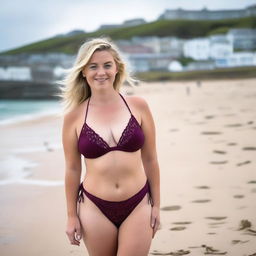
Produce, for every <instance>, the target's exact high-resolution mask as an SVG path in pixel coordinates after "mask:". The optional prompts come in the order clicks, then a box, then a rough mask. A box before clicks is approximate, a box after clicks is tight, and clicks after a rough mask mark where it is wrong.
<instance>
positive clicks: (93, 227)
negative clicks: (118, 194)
mask: <svg viewBox="0 0 256 256" xmlns="http://www.w3.org/2000/svg"><path fill="white" fill-rule="evenodd" d="M79 218H80V222H81V225H82V234H83V240H84V243H85V246H86V248H87V250H88V253H89V255H90V256H102V255H104V256H116V251H117V235H118V230H117V228H116V227H115V226H114V224H113V223H112V222H110V220H108V219H107V218H106V217H105V216H104V215H103V213H102V212H101V211H100V210H99V208H98V207H97V206H96V205H95V204H94V203H93V202H92V201H91V200H90V199H88V198H87V197H86V196H85V195H84V202H81V203H80V205H79Z"/></svg>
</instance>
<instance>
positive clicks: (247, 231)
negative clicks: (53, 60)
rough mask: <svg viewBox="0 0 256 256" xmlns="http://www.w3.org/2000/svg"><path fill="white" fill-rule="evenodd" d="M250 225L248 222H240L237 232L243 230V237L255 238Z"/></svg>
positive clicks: (254, 231)
mask: <svg viewBox="0 0 256 256" xmlns="http://www.w3.org/2000/svg"><path fill="white" fill-rule="evenodd" d="M251 226H252V223H251V222H250V221H249V220H241V221H240V223H239V228H238V231H240V230H244V233H243V234H244V235H250V236H256V230H254V229H252V228H251Z"/></svg>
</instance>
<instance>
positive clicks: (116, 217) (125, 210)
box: [78, 181, 151, 228]
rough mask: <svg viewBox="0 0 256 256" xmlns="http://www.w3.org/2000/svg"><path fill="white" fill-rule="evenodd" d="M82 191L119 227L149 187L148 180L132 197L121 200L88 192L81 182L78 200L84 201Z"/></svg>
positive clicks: (148, 191)
mask: <svg viewBox="0 0 256 256" xmlns="http://www.w3.org/2000/svg"><path fill="white" fill-rule="evenodd" d="M83 193H84V194H85V195H86V196H87V197H88V198H89V199H90V200H91V201H92V202H93V203H94V204H95V205H96V206H97V207H98V208H99V209H100V210H101V212H102V213H103V214H104V215H105V216H106V217H107V218H108V219H109V220H110V221H111V222H112V223H113V224H114V225H115V226H116V227H117V228H119V227H120V225H121V224H122V223H123V221H124V220H125V219H126V218H127V217H128V216H129V215H130V214H131V212H132V211H133V210H134V209H135V207H136V206H137V205H138V204H139V203H140V202H141V201H142V199H143V198H144V196H145V195H146V194H147V193H148V194H149V202H150V203H151V198H150V188H149V183H148V181H147V182H146V184H145V185H144V187H143V188H142V189H141V190H140V191H139V192H137V193H136V194H135V195H133V196H132V197H130V198H128V199H126V200H123V201H107V200H103V199H101V198H99V197H96V196H94V195H92V194H90V193H89V192H88V191H86V190H85V189H84V186H83V183H81V184H80V186H79V192H78V202H79V203H80V202H81V201H82V202H84V195H83Z"/></svg>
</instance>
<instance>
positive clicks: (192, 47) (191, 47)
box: [183, 38, 210, 60]
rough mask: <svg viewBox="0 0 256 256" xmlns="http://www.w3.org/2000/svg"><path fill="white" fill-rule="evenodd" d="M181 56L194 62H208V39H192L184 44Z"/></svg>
mask: <svg viewBox="0 0 256 256" xmlns="http://www.w3.org/2000/svg"><path fill="white" fill-rule="evenodd" d="M183 51H184V52H183V54H184V56H185V57H188V58H193V59H194V60H208V59H209V57H210V39H209V38H194V39H190V40H187V41H185V42H184V45H183Z"/></svg>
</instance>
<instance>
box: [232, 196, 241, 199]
mask: <svg viewBox="0 0 256 256" xmlns="http://www.w3.org/2000/svg"><path fill="white" fill-rule="evenodd" d="M233 197H234V198H238V199H240V198H244V195H233Z"/></svg>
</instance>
